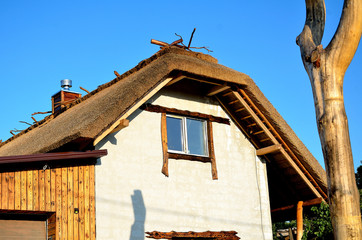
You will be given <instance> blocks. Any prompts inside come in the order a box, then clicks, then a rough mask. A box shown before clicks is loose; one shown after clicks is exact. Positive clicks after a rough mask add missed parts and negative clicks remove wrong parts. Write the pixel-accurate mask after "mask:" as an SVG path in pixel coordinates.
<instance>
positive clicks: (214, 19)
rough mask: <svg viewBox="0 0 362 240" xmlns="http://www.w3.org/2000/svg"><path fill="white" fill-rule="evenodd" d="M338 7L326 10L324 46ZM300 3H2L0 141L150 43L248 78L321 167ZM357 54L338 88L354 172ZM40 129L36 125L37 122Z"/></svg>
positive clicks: (132, 61) (133, 60) (360, 113)
mask: <svg viewBox="0 0 362 240" xmlns="http://www.w3.org/2000/svg"><path fill="white" fill-rule="evenodd" d="M342 4H343V1H341V0H339V1H336V0H333V1H332V0H329V1H326V8H327V22H326V31H325V35H324V39H323V42H322V44H323V46H326V45H327V44H328V43H329V41H330V39H331V38H332V37H333V34H334V32H335V30H336V28H337V25H338V22H339V17H340V14H341V8H342ZM304 21H305V5H304V1H302V0H300V1H286V0H281V1H276V2H275V1H211V0H208V1H206V0H205V1H201V0H199V1H178V2H176V1H134V3H133V1H109V0H105V1H91V0H90V1H67V0H63V1H37V0H34V1H23V0H20V1H1V2H0V34H1V38H0V82H1V85H2V86H1V90H0V91H1V94H0V101H1V105H0V112H1V118H0V121H1V124H0V139H2V140H3V141H4V140H6V139H8V138H9V137H11V134H10V133H9V131H10V130H12V129H25V128H27V125H26V124H23V123H20V122H19V121H27V122H32V120H31V118H30V117H31V114H32V113H34V112H38V111H49V110H51V101H50V97H51V95H53V94H54V93H56V92H57V91H58V90H59V89H60V83H59V82H60V80H61V79H65V78H69V79H72V80H73V88H72V90H74V91H80V92H82V91H81V90H80V89H79V86H82V87H84V88H86V89H88V90H89V91H91V90H94V89H95V88H96V87H97V86H98V85H101V84H103V83H105V82H108V81H110V80H112V79H113V78H114V77H115V75H114V74H113V71H114V70H116V71H118V72H119V73H123V72H125V71H127V70H128V69H130V68H132V67H134V66H135V65H137V63H138V62H140V61H141V60H143V59H145V58H148V57H150V56H151V55H152V54H153V53H155V52H156V51H158V50H159V47H158V46H156V45H152V44H150V40H151V38H154V39H157V40H161V41H165V42H172V41H174V40H177V39H178V38H177V37H176V36H175V33H177V34H179V35H181V36H183V38H184V40H185V42H186V43H188V39H189V37H190V34H191V32H192V30H193V28H194V27H196V28H197V30H196V32H195V35H194V39H193V42H192V45H193V46H198V47H200V46H208V47H209V48H210V49H211V50H213V52H212V53H211V55H212V56H214V57H216V58H217V59H218V60H219V63H220V64H223V65H225V66H228V67H230V68H233V69H235V70H237V71H240V72H243V73H246V74H248V75H249V76H251V77H252V78H253V79H254V81H255V82H256V84H257V85H258V86H259V88H260V89H261V90H262V92H263V93H264V94H265V96H266V97H267V98H268V99H269V100H270V102H271V103H272V104H273V105H274V106H275V107H276V109H277V110H278V111H279V112H280V114H281V115H282V116H283V117H284V118H285V120H286V121H287V122H288V124H289V125H290V126H291V127H292V128H293V129H294V131H295V132H296V134H297V135H298V136H299V138H300V139H301V140H302V141H303V142H304V143H305V145H306V146H307V147H308V148H309V150H310V151H311V152H312V153H313V155H314V156H315V157H316V158H317V159H318V161H319V162H320V163H321V164H322V166H324V163H323V156H322V151H321V147H320V142H319V137H318V133H317V127H316V123H315V112H314V103H313V97H312V91H311V87H310V83H309V79H308V76H307V74H306V72H305V70H304V68H303V64H302V61H301V58H300V53H299V48H298V46H297V45H296V44H295V39H296V37H297V35H298V34H299V33H300V32H301V31H302V28H303V25H304ZM361 64H362V50H361V47H359V49H358V50H357V53H356V55H355V58H354V59H353V61H352V63H351V65H350V67H349V69H348V71H347V73H346V75H345V83H344V94H345V105H346V111H347V115H348V118H349V126H350V135H351V142H352V150H353V155H354V161H355V167H357V166H359V165H360V161H361V160H362V148H361V143H360V142H361V141H360V136H361V135H362V128H361V126H360V119H362V108H361V106H360V103H361V92H362V79H361V78H362V68H361ZM36 118H37V119H38V120H40V119H41V118H43V116H40V115H37V116H36Z"/></svg>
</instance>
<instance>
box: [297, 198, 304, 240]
mask: <svg viewBox="0 0 362 240" xmlns="http://www.w3.org/2000/svg"><path fill="white" fill-rule="evenodd" d="M302 236H303V201H299V202H298V205H297V240H301V239H302Z"/></svg>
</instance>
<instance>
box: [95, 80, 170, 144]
mask: <svg viewBox="0 0 362 240" xmlns="http://www.w3.org/2000/svg"><path fill="white" fill-rule="evenodd" d="M173 79H174V78H166V79H165V80H163V81H161V82H160V83H159V84H157V85H156V86H155V87H154V88H152V89H151V90H150V91H149V92H148V93H146V94H145V96H144V97H143V98H141V99H140V100H139V101H138V102H135V103H134V104H133V105H132V106H131V107H130V108H129V109H128V110H127V111H126V112H125V113H124V114H123V115H122V116H120V117H119V118H118V119H116V121H114V123H113V124H112V125H111V126H110V127H108V128H107V129H105V130H103V132H102V133H101V134H99V135H98V136H97V137H96V138H95V139H94V141H93V146H95V145H97V144H98V143H99V142H100V141H102V139H103V138H105V137H106V136H107V135H108V134H110V133H112V131H113V130H114V129H115V128H116V127H118V126H119V124H120V122H121V120H123V119H126V118H127V117H129V116H130V115H131V114H132V113H133V112H134V111H136V110H137V109H138V108H139V107H140V106H142V104H144V103H145V102H146V101H148V99H150V98H151V97H152V96H153V95H155V94H156V93H157V92H158V91H159V90H161V88H163V87H164V86H166V85H167V84H168V83H169V82H171V81H172V80H173Z"/></svg>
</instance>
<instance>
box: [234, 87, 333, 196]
mask: <svg viewBox="0 0 362 240" xmlns="http://www.w3.org/2000/svg"><path fill="white" fill-rule="evenodd" d="M232 93H233V95H234V96H235V97H236V98H238V99H239V100H240V103H241V104H242V105H243V107H244V108H245V109H246V110H247V111H248V113H249V114H250V116H251V117H252V118H253V120H254V121H255V122H256V123H257V125H258V126H259V127H260V128H261V129H262V130H263V131H264V132H265V135H267V138H265V139H262V140H260V141H263V142H265V141H271V142H272V143H273V144H282V146H283V147H284V148H285V149H286V150H287V151H288V152H287V151H286V150H284V149H281V153H282V154H283V156H284V157H285V159H286V160H287V161H288V162H289V163H290V165H291V166H292V168H293V169H294V170H295V171H296V172H297V173H298V174H299V175H300V177H301V178H302V179H303V181H304V182H305V183H306V184H307V185H308V186H309V188H310V189H311V190H312V191H313V193H314V194H315V195H316V196H317V197H322V196H323V197H324V198H327V195H326V194H325V193H324V191H323V190H322V189H321V188H320V187H319V185H318V184H317V183H316V182H315V180H314V178H313V177H312V176H311V175H310V173H309V172H308V171H307V170H306V169H305V167H304V166H303V165H302V164H301V163H300V161H299V159H298V158H297V157H296V156H295V155H294V153H293V152H292V151H291V149H290V148H289V146H288V145H287V144H286V143H285V142H284V140H283V139H282V138H281V137H280V135H279V134H278V133H277V132H276V130H275V129H274V127H273V126H272V125H271V124H270V123H269V121H268V120H267V118H266V117H265V116H264V115H263V113H262V112H261V111H260V110H259V109H258V108H257V107H256V106H255V105H254V104H253V103H250V104H251V105H250V106H249V104H248V103H247V102H246V100H248V102H251V101H249V100H250V99H249V98H248V96H247V95H246V94H245V92H244V91H243V90H241V89H238V91H232ZM243 97H245V100H244V98H243ZM252 107H253V108H254V109H256V112H254V110H253V109H252ZM259 116H260V118H259ZM318 190H319V191H318Z"/></svg>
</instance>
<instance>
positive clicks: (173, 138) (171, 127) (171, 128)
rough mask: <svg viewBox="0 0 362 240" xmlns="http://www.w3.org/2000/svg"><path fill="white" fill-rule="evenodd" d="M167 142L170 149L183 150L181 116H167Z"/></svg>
mask: <svg viewBox="0 0 362 240" xmlns="http://www.w3.org/2000/svg"><path fill="white" fill-rule="evenodd" d="M167 142H168V149H169V150H174V151H183V147H182V119H181V118H174V117H167Z"/></svg>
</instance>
